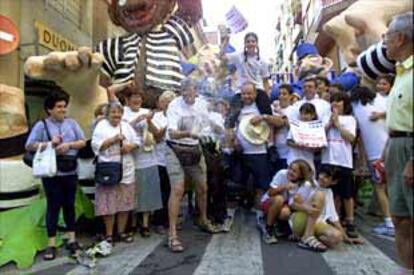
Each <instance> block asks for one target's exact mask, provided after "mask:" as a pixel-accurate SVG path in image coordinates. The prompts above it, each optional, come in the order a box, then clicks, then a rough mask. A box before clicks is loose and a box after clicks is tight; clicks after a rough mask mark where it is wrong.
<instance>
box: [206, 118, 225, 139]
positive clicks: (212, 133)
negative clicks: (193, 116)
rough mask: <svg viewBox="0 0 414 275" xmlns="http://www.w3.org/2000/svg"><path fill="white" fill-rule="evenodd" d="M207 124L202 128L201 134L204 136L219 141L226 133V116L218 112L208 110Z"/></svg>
mask: <svg viewBox="0 0 414 275" xmlns="http://www.w3.org/2000/svg"><path fill="white" fill-rule="evenodd" d="M206 122H207V123H206V125H205V127H204V128H203V129H201V133H200V134H201V135H202V136H203V137H211V138H212V139H213V140H215V141H217V140H220V138H221V137H222V136H223V135H224V118H223V116H222V115H221V114H220V113H218V112H213V111H210V112H208V117H207V118H206Z"/></svg>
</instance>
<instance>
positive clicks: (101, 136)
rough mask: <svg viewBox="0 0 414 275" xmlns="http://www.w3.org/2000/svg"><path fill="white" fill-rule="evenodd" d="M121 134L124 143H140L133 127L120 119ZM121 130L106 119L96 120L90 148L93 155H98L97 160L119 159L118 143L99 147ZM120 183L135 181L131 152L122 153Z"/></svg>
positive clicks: (111, 160)
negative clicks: (102, 148)
mask: <svg viewBox="0 0 414 275" xmlns="http://www.w3.org/2000/svg"><path fill="white" fill-rule="evenodd" d="M121 128H122V134H123V135H124V136H125V141H124V142H126V143H133V144H137V145H140V141H139V139H138V138H137V136H136V134H135V131H134V129H132V127H131V126H130V125H129V124H128V123H127V122H125V121H121ZM120 131H121V129H120V127H119V125H118V126H117V127H114V126H112V125H111V124H110V123H109V122H108V120H107V119H103V120H101V121H99V122H98V124H97V125H96V127H95V130H94V131H93V134H92V142H91V145H92V150H93V151H94V153H95V155H97V156H98V161H102V162H113V161H120V160H121V155H120V149H121V148H120V144H114V145H112V146H111V147H109V148H107V149H105V150H104V151H101V150H100V148H101V147H102V144H103V143H104V142H105V140H107V139H109V138H112V137H114V136H116V135H117V134H119V133H120ZM122 168H123V171H122V180H121V182H122V183H125V184H130V183H133V182H135V169H134V158H133V153H129V154H125V155H123V160H122Z"/></svg>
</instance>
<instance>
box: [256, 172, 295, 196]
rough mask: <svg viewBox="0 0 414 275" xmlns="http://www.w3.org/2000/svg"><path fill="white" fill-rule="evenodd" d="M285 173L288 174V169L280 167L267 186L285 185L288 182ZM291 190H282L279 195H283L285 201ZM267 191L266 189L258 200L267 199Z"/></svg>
mask: <svg viewBox="0 0 414 275" xmlns="http://www.w3.org/2000/svg"><path fill="white" fill-rule="evenodd" d="M287 174H288V170H287V169H282V170H279V171H278V172H277V173H276V174H275V175H274V177H273V179H272V181H271V182H270V184H269V188H277V187H279V186H281V185H285V184H287V183H288V182H289V180H288V178H287ZM291 193H292V192H288V191H286V190H285V191H283V192H282V193H281V194H280V195H282V196H283V198H284V199H285V201H288V200H289V195H290V194H291ZM269 198H270V197H269V193H268V191H266V193H264V194H263V196H262V198H261V199H260V201H261V202H262V203H263V202H265V201H267V200H268V199H269Z"/></svg>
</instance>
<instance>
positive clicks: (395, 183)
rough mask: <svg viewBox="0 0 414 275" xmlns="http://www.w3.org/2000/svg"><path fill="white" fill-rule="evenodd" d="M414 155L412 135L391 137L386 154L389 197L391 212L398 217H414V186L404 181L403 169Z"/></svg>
mask: <svg viewBox="0 0 414 275" xmlns="http://www.w3.org/2000/svg"><path fill="white" fill-rule="evenodd" d="M412 155H413V140H412V138H411V137H400V138H390V139H389V141H388V148H387V151H386V156H385V170H386V177H387V187H388V199H389V201H390V211H391V214H392V215H394V216H397V217H411V218H413V217H414V213H413V204H414V201H413V187H412V186H409V185H407V184H406V183H405V182H404V177H403V171H404V168H405V165H406V164H407V162H408V161H409V160H410V159H411V157H412Z"/></svg>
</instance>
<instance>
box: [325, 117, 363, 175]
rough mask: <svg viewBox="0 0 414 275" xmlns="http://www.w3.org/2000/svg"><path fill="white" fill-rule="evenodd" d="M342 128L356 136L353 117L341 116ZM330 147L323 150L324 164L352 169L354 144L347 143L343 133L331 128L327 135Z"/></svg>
mask: <svg viewBox="0 0 414 275" xmlns="http://www.w3.org/2000/svg"><path fill="white" fill-rule="evenodd" d="M339 124H340V125H341V127H342V128H344V129H345V130H347V131H348V132H350V133H351V134H352V135H354V136H356V120H355V118H354V117H353V116H350V115H347V116H339ZM326 139H327V141H328V146H327V147H326V148H325V149H323V150H322V163H324V164H331V165H336V166H341V167H347V168H352V167H353V161H352V144H351V143H349V142H348V141H346V140H345V139H344V138H343V137H342V136H341V132H340V131H339V130H338V129H336V128H334V127H331V128H330V129H329V130H328V132H327V133H326Z"/></svg>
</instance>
